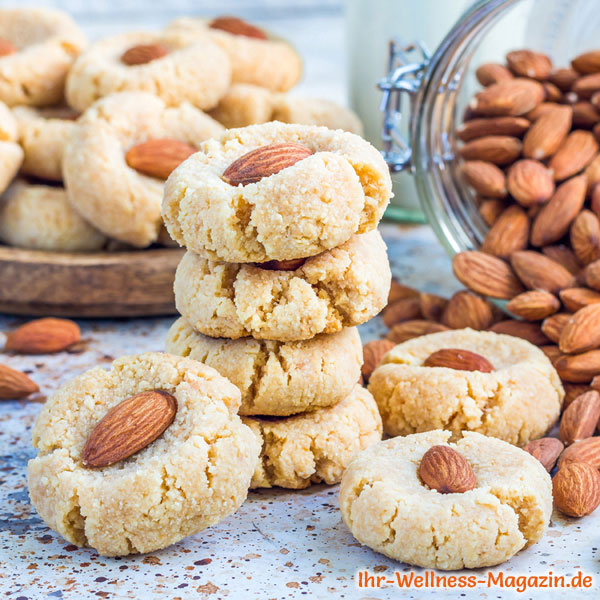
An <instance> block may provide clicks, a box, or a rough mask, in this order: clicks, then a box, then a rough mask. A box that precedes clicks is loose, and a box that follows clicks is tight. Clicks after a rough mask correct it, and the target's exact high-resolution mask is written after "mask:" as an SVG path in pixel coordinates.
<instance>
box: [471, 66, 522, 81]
mask: <svg viewBox="0 0 600 600" xmlns="http://www.w3.org/2000/svg"><path fill="white" fill-rule="evenodd" d="M475 77H477V81H479V83H480V84H481V85H483V86H484V87H487V86H488V85H492V84H494V83H498V82H500V81H506V80H507V79H512V78H513V74H512V73H511V72H510V71H509V70H508V69H507V68H506V67H505V66H504V65H499V64H498V63H485V64H483V65H479V67H477V70H476V71H475Z"/></svg>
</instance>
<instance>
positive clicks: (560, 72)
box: [548, 68, 579, 92]
mask: <svg viewBox="0 0 600 600" xmlns="http://www.w3.org/2000/svg"><path fill="white" fill-rule="evenodd" d="M578 77H579V74H578V73H577V71H575V69H569V68H561V69H556V70H554V71H552V73H550V75H549V76H548V81H549V82H550V83H553V84H554V85H555V86H556V87H557V88H558V89H559V90H560V91H561V92H568V91H569V90H570V89H571V86H572V85H573V84H574V83H575V80H576V79H577V78H578Z"/></svg>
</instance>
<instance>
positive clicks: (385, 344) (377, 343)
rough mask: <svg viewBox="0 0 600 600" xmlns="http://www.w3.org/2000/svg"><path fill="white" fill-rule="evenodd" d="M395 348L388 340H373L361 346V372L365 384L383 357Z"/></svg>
mask: <svg viewBox="0 0 600 600" xmlns="http://www.w3.org/2000/svg"><path fill="white" fill-rule="evenodd" d="M395 346H396V344H394V342H392V341H390V340H373V341H372V342H367V343H366V344H365V345H364V346H363V358H364V362H363V366H362V368H361V372H362V376H363V378H364V381H365V383H368V381H369V379H370V378H371V374H372V373H373V371H374V370H375V369H376V368H377V367H378V366H379V364H380V363H381V361H382V359H383V357H384V356H385V355H386V354H387V353H388V352H389V351H390V350H391V349H392V348H395Z"/></svg>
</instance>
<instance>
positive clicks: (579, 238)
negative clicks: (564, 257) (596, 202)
mask: <svg viewBox="0 0 600 600" xmlns="http://www.w3.org/2000/svg"><path fill="white" fill-rule="evenodd" d="M570 238H571V247H572V248H573V252H575V256H577V259H578V260H579V262H581V263H582V264H584V265H589V264H590V263H593V262H594V261H595V260H598V259H600V221H599V220H598V217H597V216H596V215H595V214H594V213H593V212H592V211H591V210H582V211H581V212H580V213H579V214H578V215H577V217H576V218H575V220H574V221H573V223H572V225H571V233H570Z"/></svg>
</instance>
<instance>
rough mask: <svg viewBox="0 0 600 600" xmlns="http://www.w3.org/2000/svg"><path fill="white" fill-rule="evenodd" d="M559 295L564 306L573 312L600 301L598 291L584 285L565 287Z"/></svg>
mask: <svg viewBox="0 0 600 600" xmlns="http://www.w3.org/2000/svg"><path fill="white" fill-rule="evenodd" d="M559 295H560V299H561V301H562V303H563V304H564V305H565V308H566V309H567V310H569V311H571V312H573V313H574V312H577V311H578V310H580V309H581V308H585V307H586V306H591V305H592V304H598V303H600V292H596V291H594V290H590V289H588V288H584V287H575V288H567V289H565V290H561V291H560V294H559Z"/></svg>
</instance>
